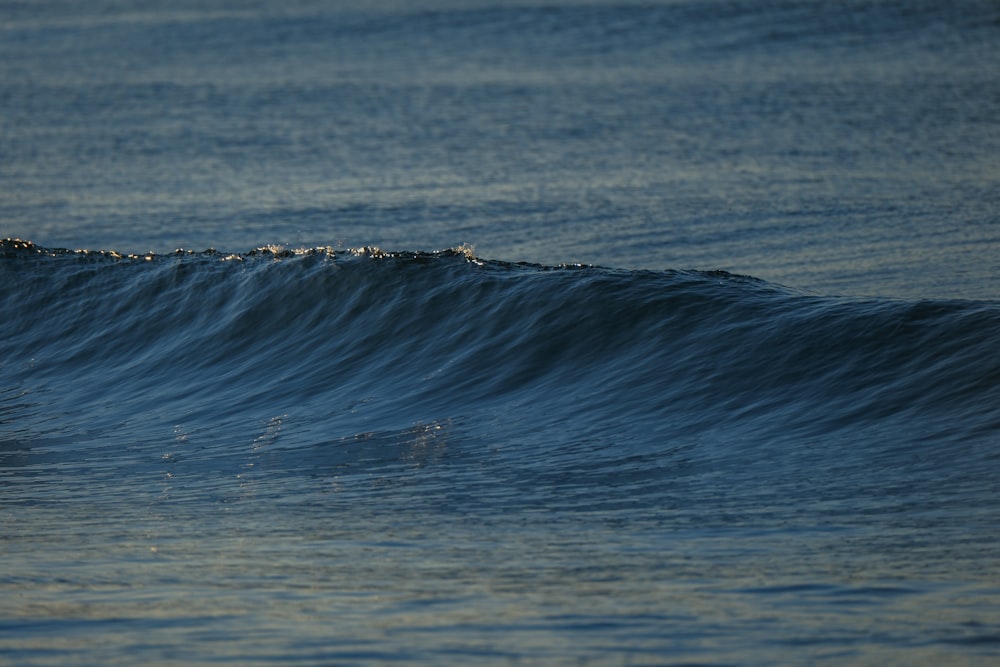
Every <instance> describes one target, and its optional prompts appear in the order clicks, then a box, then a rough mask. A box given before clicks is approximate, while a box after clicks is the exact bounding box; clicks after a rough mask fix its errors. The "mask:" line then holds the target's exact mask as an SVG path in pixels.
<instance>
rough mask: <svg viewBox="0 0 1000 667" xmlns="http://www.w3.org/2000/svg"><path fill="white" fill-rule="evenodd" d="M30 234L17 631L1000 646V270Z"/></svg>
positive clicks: (56, 652) (14, 604)
mask: <svg viewBox="0 0 1000 667" xmlns="http://www.w3.org/2000/svg"><path fill="white" fill-rule="evenodd" d="M2 249H3V254H2V257H0V279H2V282H3V284H4V285H6V286H8V287H7V289H6V290H5V291H4V293H3V297H2V302H0V308H2V309H3V312H5V313H8V314H9V316H8V317H7V318H6V319H5V320H4V322H3V324H2V325H0V341H2V343H0V359H3V365H2V367H0V377H2V378H3V383H2V387H0V415H2V422H0V448H2V449H0V475H2V476H0V493H2V496H0V499H2V508H3V509H2V514H0V517H2V521H3V526H4V551H3V561H4V564H5V567H4V574H3V577H2V579H0V586H2V589H3V595H2V600H3V602H2V603H0V611H2V614H0V615H2V616H3V617H4V618H5V619H6V620H5V621H4V622H3V624H2V625H0V628H2V630H0V631H2V635H0V646H2V647H3V651H4V655H5V656H6V657H7V658H9V659H11V660H12V661H13V662H16V663H19V664H50V663H51V664H55V663H66V662H78V661H83V662H89V661H93V662H96V663H102V664H108V663H116V662H133V661H135V660H137V659H138V660H141V661H159V662H174V661H176V662H196V663H197V662H210V661H213V660H226V661H234V662H244V661H248V660H250V659H251V658H252V659H258V660H264V661H265V662H270V661H274V662H280V663H285V662H296V661H298V662H305V663H307V664H322V663H330V662H332V663H340V662H344V663H354V662H361V663H372V662H374V663H378V662H407V663H412V662H419V663H427V664H439V663H441V662H463V663H464V662H486V663H504V662H514V663H517V662H532V663H535V662H538V663H555V664H561V663H566V664H573V663H577V662H581V661H582V662H584V663H587V662H593V663H595V664H597V663H607V664H619V663H621V662H626V663H628V662H635V663H656V664H662V663H663V662H671V661H675V660H676V661H677V662H690V661H695V662H697V661H703V662H707V663H713V664H715V663H727V664H728V663H735V664H762V665H763V664H773V663H774V662H783V661H786V660H788V659H789V656H791V657H793V658H794V660H793V662H798V661H799V660H802V661H804V662H813V661H819V660H822V659H830V660H834V661H844V662H850V663H852V664H876V663H881V662H885V661H887V660H888V661H889V662H893V663H898V664H902V663H904V662H905V663H909V664H939V663H940V662H941V661H945V662H949V663H951V662H953V661H955V660H958V661H962V660H964V661H966V662H969V663H976V662H977V661H982V662H983V664H985V661H986V660H987V658H988V657H989V656H993V657H995V656H996V655H997V653H998V652H1000V642H998V635H997V633H996V623H997V621H998V620H1000V614H998V608H997V602H998V599H1000V598H998V589H997V587H996V581H997V574H998V573H1000V567H998V566H1000V562H998V553H997V549H996V544H997V538H998V536H1000V531H998V527H1000V526H998V520H997V517H998V516H1000V501H998V498H1000V496H998V494H997V493H996V492H997V479H1000V477H998V473H1000V457H998V450H997V433H998V432H1000V358H998V357H997V355H996V350H997V349H998V345H1000V304H998V303H996V302H989V301H945V300H926V301H920V302H908V301H893V300H862V299H844V298H830V297H817V296H812V295H807V294H802V293H797V292H794V291H790V290H788V289H785V288H781V287H778V286H775V285H772V284H769V283H766V282H763V281H760V280H757V279H754V278H750V277H743V276H737V275H732V274H728V273H724V272H677V271H665V272H644V271H624V270H613V269H604V268H597V267H581V266H560V267H545V266H540V265H530V264H510V263H505V262H497V261H486V260H482V259H479V258H477V257H476V256H475V255H474V254H473V253H471V251H469V250H467V249H459V250H450V251H442V252H436V253H421V252H383V251H380V250H378V249H373V248H369V249H361V250H357V251H335V250H332V249H326V248H318V249H312V250H297V251H289V250H284V249H281V248H261V249H258V250H254V251H251V252H248V253H243V254H225V253H221V252H204V253H187V252H178V253H173V254H166V255H148V256H121V255H119V254H117V253H108V252H72V251H62V250H51V249H45V248H41V247H38V246H35V245H33V244H30V243H27V242H20V241H7V242H5V243H4V244H3V246H2ZM54 638H58V641H55V642H54V641H53V640H54Z"/></svg>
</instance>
